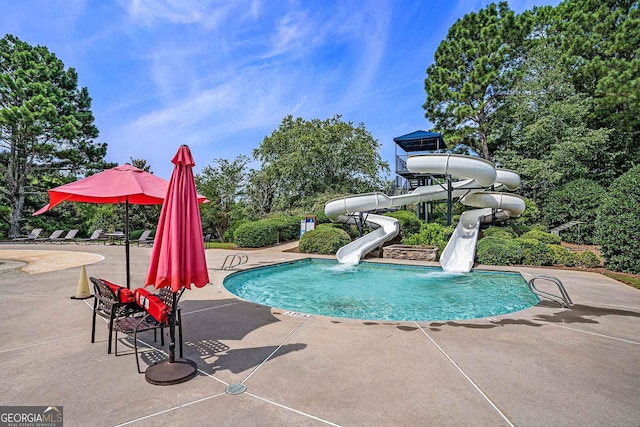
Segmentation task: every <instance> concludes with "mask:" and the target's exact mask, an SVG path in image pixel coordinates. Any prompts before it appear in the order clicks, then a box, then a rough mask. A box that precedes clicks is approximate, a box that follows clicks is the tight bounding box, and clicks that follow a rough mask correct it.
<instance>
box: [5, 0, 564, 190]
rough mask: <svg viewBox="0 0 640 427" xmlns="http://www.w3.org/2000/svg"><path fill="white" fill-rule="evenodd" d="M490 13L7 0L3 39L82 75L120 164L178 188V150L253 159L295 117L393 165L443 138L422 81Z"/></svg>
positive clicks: (532, 1)
mask: <svg viewBox="0 0 640 427" xmlns="http://www.w3.org/2000/svg"><path fill="white" fill-rule="evenodd" d="M558 2H559V1H557V0H517V1H511V2H509V4H510V6H511V8H512V9H513V10H515V11H516V12H518V13H521V12H523V11H525V10H528V9H531V8H532V7H533V6H534V5H535V6H540V5H547V4H551V5H556V4H557V3H558ZM489 3H490V2H489V1H484V0H459V1H451V0H423V1H401V0H395V1H394V0H390V1H385V0H374V1H370V2H368V1H349V0H344V1H340V0H338V1H328V0H327V1H325V0H319V1H304V0H301V1H295V0H290V1H278V0H269V1H267V0H238V1H229V0H225V1H216V0H213V1H209V0H131V1H125V0H119V1H115V0H114V1H102V0H93V1H91V0H62V1H54V0H23V1H15V0H0V4H2V8H1V10H2V14H0V28H2V32H3V33H10V34H13V35H15V36H17V37H19V38H20V39H21V40H23V41H25V42H27V43H29V44H32V45H45V46H47V47H48V48H49V50H51V51H52V52H53V53H55V54H56V56H58V58H60V59H62V61H63V62H64V63H65V66H67V67H74V68H75V69H76V70H77V71H78V74H79V83H80V85H81V86H86V87H87V88H88V89H89V93H90V95H91V97H92V98H93V104H92V109H93V113H94V115H95V118H96V125H97V126H98V129H99V130H100V136H99V138H98V141H101V142H107V143H108V152H107V160H108V161H112V162H116V163H119V164H122V163H125V162H128V161H129V159H130V157H133V158H143V159H146V160H147V162H148V163H149V164H150V165H151V169H152V171H153V172H154V173H156V174H157V175H159V176H161V177H164V178H167V179H168V178H169V176H170V175H171V169H172V164H171V163H170V160H171V158H172V157H173V155H174V154H175V152H176V151H177V149H178V147H179V145H180V144H188V145H189V146H190V148H191V151H192V153H193V155H194V158H195V160H196V163H197V165H196V168H195V170H196V172H197V171H199V170H200V169H201V168H202V167H203V166H206V165H210V164H212V163H213V160H214V159H216V158H227V159H233V158H235V157H236V156H237V155H239V154H246V155H249V156H250V155H251V154H252V151H253V149H255V148H257V147H258V146H259V145H260V142H261V141H262V139H263V138H264V137H265V136H267V135H269V134H270V133H271V132H272V131H274V130H275V129H277V127H278V126H279V124H280V122H281V121H282V118H283V117H284V116H286V115H288V114H292V115H293V116H294V117H304V118H305V119H307V120H310V119H314V118H319V119H326V118H328V117H332V116H334V115H335V114H341V115H342V116H343V119H344V120H346V121H351V122H353V123H354V124H358V123H360V122H363V123H364V124H365V126H366V128H367V129H368V130H369V131H370V132H371V133H372V134H373V136H374V137H375V138H376V139H377V140H378V141H379V142H380V143H381V144H382V149H381V155H382V157H383V159H384V160H386V161H388V162H389V164H390V165H391V166H392V168H393V157H394V143H393V138H394V137H396V136H400V135H404V134H406V133H409V132H413V131H415V130H418V129H424V130H428V129H429V128H430V127H431V124H430V123H429V122H428V121H427V120H426V119H425V118H424V110H423V109H422V104H423V103H424V101H425V97H426V94H425V92H424V78H425V76H426V75H425V70H426V68H427V67H428V66H429V64H431V63H432V62H433V55H434V52H435V50H436V48H437V47H438V44H439V43H440V41H442V39H443V38H444V37H445V36H446V33H447V30H448V29H449V27H450V26H451V25H452V24H453V23H454V22H455V21H456V20H457V19H459V18H461V17H462V16H464V15H465V14H466V13H469V12H474V11H478V10H479V9H481V8H483V7H485V6H486V5H487V4H489ZM256 166H257V165H256Z"/></svg>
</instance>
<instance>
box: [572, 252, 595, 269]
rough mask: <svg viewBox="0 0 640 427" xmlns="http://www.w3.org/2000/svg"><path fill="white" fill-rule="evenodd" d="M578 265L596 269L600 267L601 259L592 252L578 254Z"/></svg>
mask: <svg viewBox="0 0 640 427" xmlns="http://www.w3.org/2000/svg"><path fill="white" fill-rule="evenodd" d="M576 265H577V266H579V267H585V268H594V267H597V266H599V265H600V258H598V256H597V255H596V254H594V253H593V252H591V251H584V252H580V253H578V254H576Z"/></svg>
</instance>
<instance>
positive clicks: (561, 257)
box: [547, 245, 576, 267]
mask: <svg viewBox="0 0 640 427" xmlns="http://www.w3.org/2000/svg"><path fill="white" fill-rule="evenodd" d="M547 246H549V249H551V251H552V252H553V263H554V264H557V265H564V266H566V267H573V266H574V265H576V254H574V253H573V252H571V251H570V250H569V249H567V248H565V247H564V246H560V245H547Z"/></svg>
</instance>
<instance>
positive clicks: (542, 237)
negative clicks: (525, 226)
mask: <svg viewBox="0 0 640 427" xmlns="http://www.w3.org/2000/svg"><path fill="white" fill-rule="evenodd" d="M520 237H521V238H523V239H534V240H537V241H539V242H542V243H546V244H548V245H559V244H560V236H558V235H556V234H552V233H547V232H546V231H542V230H538V229H535V228H534V229H532V230H530V231H527V232H526V233H524V234H523V235H522V236H520Z"/></svg>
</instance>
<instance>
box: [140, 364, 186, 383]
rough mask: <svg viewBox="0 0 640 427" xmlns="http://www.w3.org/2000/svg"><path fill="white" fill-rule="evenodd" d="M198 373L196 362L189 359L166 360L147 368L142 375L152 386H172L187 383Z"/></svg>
mask: <svg viewBox="0 0 640 427" xmlns="http://www.w3.org/2000/svg"><path fill="white" fill-rule="evenodd" d="M197 373H198V366H197V365H196V362H194V361H193V360H189V359H176V361H175V362H173V363H169V361H168V360H165V361H164V362H160V363H156V364H155V365H152V366H149V367H148V368H147V370H146V371H145V373H144V377H145V379H146V380H147V382H148V383H151V384H154V385H173V384H180V383H183V382H185V381H189V380H190V379H191V378H193V377H195V376H196V374H197Z"/></svg>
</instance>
